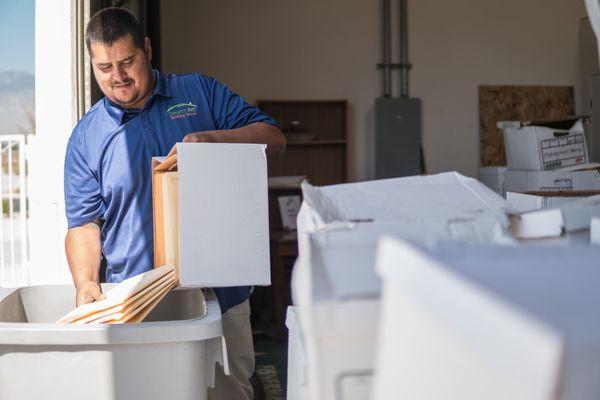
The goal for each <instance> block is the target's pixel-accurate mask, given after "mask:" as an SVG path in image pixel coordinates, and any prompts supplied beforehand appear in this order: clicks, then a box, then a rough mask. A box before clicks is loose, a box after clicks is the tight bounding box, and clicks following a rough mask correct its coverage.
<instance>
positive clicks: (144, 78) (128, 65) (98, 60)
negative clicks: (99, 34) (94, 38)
mask: <svg viewBox="0 0 600 400" xmlns="http://www.w3.org/2000/svg"><path fill="white" fill-rule="evenodd" d="M90 58H91V61H92V66H93V69H94V76H95V77H96V81H97V82H98V85H99V86H100V90H102V93H104V95H105V96H106V97H108V98H109V99H110V100H112V101H113V102H114V103H116V104H118V105H119V106H121V107H123V108H141V107H142V106H143V105H144V102H145V101H146V100H147V99H148V97H149V96H150V93H151V91H152V85H153V77H152V68H151V64H150V60H151V59H152V48H151V47H150V39H148V38H146V40H145V43H144V49H140V48H138V47H135V45H134V42H133V37H132V36H131V35H125V36H123V37H122V38H120V39H118V40H117V41H115V42H113V44H112V45H111V46H108V45H106V44H103V43H99V42H92V43H91V45H90Z"/></svg>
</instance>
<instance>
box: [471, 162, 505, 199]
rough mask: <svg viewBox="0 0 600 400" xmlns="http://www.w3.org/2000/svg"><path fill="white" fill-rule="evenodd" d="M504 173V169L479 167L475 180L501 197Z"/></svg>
mask: <svg viewBox="0 0 600 400" xmlns="http://www.w3.org/2000/svg"><path fill="white" fill-rule="evenodd" d="M505 172H506V167H480V168H479V172H478V174H477V179H478V180H479V182H481V183H483V184H484V185H485V186H487V187H489V188H490V189H492V190H493V191H494V192H496V193H497V194H498V195H500V196H503V195H504V193H503V188H504V173H505Z"/></svg>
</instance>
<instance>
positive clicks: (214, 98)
mask: <svg viewBox="0 0 600 400" xmlns="http://www.w3.org/2000/svg"><path fill="white" fill-rule="evenodd" d="M153 73H154V77H155V85H154V89H153V92H152V96H151V97H150V98H149V99H148V101H147V102H146V104H144V106H143V107H142V108H141V109H140V110H127V109H122V108H121V107H119V106H118V105H116V104H114V103H113V102H111V101H110V100H108V98H106V97H105V98H103V99H102V100H100V101H98V102H97V103H96V104H95V105H94V106H93V107H92V108H91V109H90V111H88V112H87V113H86V114H85V116H84V117H83V118H82V119H81V121H79V123H78V124H77V126H76V127H75V129H74V130H73V133H72V134H71V137H70V139H69V143H68V146H67V153H66V157H65V171H64V172H65V173H64V180H65V182H64V183H65V185H64V187H65V203H66V214H67V220H68V226H69V228H73V227H77V226H81V225H84V224H87V223H89V222H91V221H94V220H96V219H102V220H104V224H103V225H102V231H101V240H102V252H103V255H104V257H105V258H106V261H107V269H106V278H107V281H108V282H120V281H122V280H124V279H127V278H129V277H131V276H134V275H137V274H140V273H142V272H145V271H148V270H150V269H151V268H152V267H153V265H154V246H153V227H152V215H153V214H152V180H151V159H152V157H156V156H165V155H166V154H167V153H168V152H169V150H171V148H172V147H173V145H174V144H175V143H177V142H181V141H182V140H183V138H184V136H185V135H187V134H188V133H191V132H198V131H210V130H226V129H235V128H240V127H243V126H246V125H248V124H251V123H254V122H265V123H268V124H273V125H275V124H276V123H275V121H274V120H273V119H272V118H271V117H269V116H267V115H266V114H264V113H262V112H261V111H260V110H258V109H257V108H256V107H253V106H251V105H249V104H248V103H246V102H245V101H244V100H243V99H242V98H241V97H240V96H238V95H237V94H235V93H233V92H232V91H231V90H230V89H229V88H227V87H226V86H225V85H223V84H222V83H220V82H219V81H217V80H216V79H213V78H209V77H206V76H203V75H200V74H187V75H175V74H171V75H161V74H160V73H159V72H158V71H157V70H154V72H153ZM231 162H235V160H231ZM240 268H243V266H240ZM215 292H216V294H217V297H218V299H219V303H220V305H221V309H222V310H223V312H225V311H226V310H227V309H229V308H230V307H233V306H235V305H237V304H240V303H241V302H243V301H244V300H246V299H247V298H248V297H249V296H250V288H249V287H247V286H244V287H234V288H222V289H216V290H215Z"/></svg>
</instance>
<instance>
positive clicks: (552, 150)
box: [540, 133, 586, 169]
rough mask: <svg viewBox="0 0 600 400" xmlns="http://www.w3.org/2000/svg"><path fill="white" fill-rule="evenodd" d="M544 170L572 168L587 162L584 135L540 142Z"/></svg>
mask: <svg viewBox="0 0 600 400" xmlns="http://www.w3.org/2000/svg"><path fill="white" fill-rule="evenodd" d="M540 148H541V150H542V163H543V164H544V169H555V168H561V167H570V166H572V165H579V164H582V163H585V162H586V156H585V138H584V136H583V133H579V134H575V135H570V136H566V137H559V138H553V139H544V140H541V141H540Z"/></svg>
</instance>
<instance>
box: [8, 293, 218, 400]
mask: <svg viewBox="0 0 600 400" xmlns="http://www.w3.org/2000/svg"><path fill="white" fill-rule="evenodd" d="M109 288H110V285H106V286H104V285H103V291H106V290H108V289H109ZM74 307H75V290H74V288H73V286H72V285H50V286H35V287H27V288H18V289H1V288H0V399H2V400H13V399H14V400H17V399H18V400H21V399H32V400H33V399H35V400H38V399H60V400H69V399H73V400H75V399H77V400H81V399H86V400H88V399H89V400H113V399H120V400H136V399H145V400H146V399H157V400H158V399H182V400H183V399H194V400H198V399H200V400H202V399H205V398H206V389H207V387H209V386H213V385H214V371H215V363H216V362H219V363H221V364H225V369H226V370H227V366H226V362H225V363H224V362H223V361H224V360H226V359H227V355H226V348H225V342H224V339H223V336H222V335H223V331H222V326H221V310H220V308H219V304H218V303H217V300H216V298H215V297H214V294H213V293H212V291H210V292H208V295H207V297H206V298H205V296H204V293H203V290H202V289H199V288H178V289H176V290H174V291H173V292H171V293H169V294H168V295H167V297H165V298H164V299H163V301H162V302H161V303H160V304H159V305H158V306H157V308H156V309H154V310H153V312H152V313H151V314H150V315H149V316H148V317H147V319H146V320H145V322H142V323H139V324H123V325H83V326H75V325H59V324H55V323H54V322H55V321H56V320H58V319H59V318H60V317H61V316H63V315H64V314H66V313H67V312H68V311H70V310H72V309H73V308H74Z"/></svg>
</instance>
